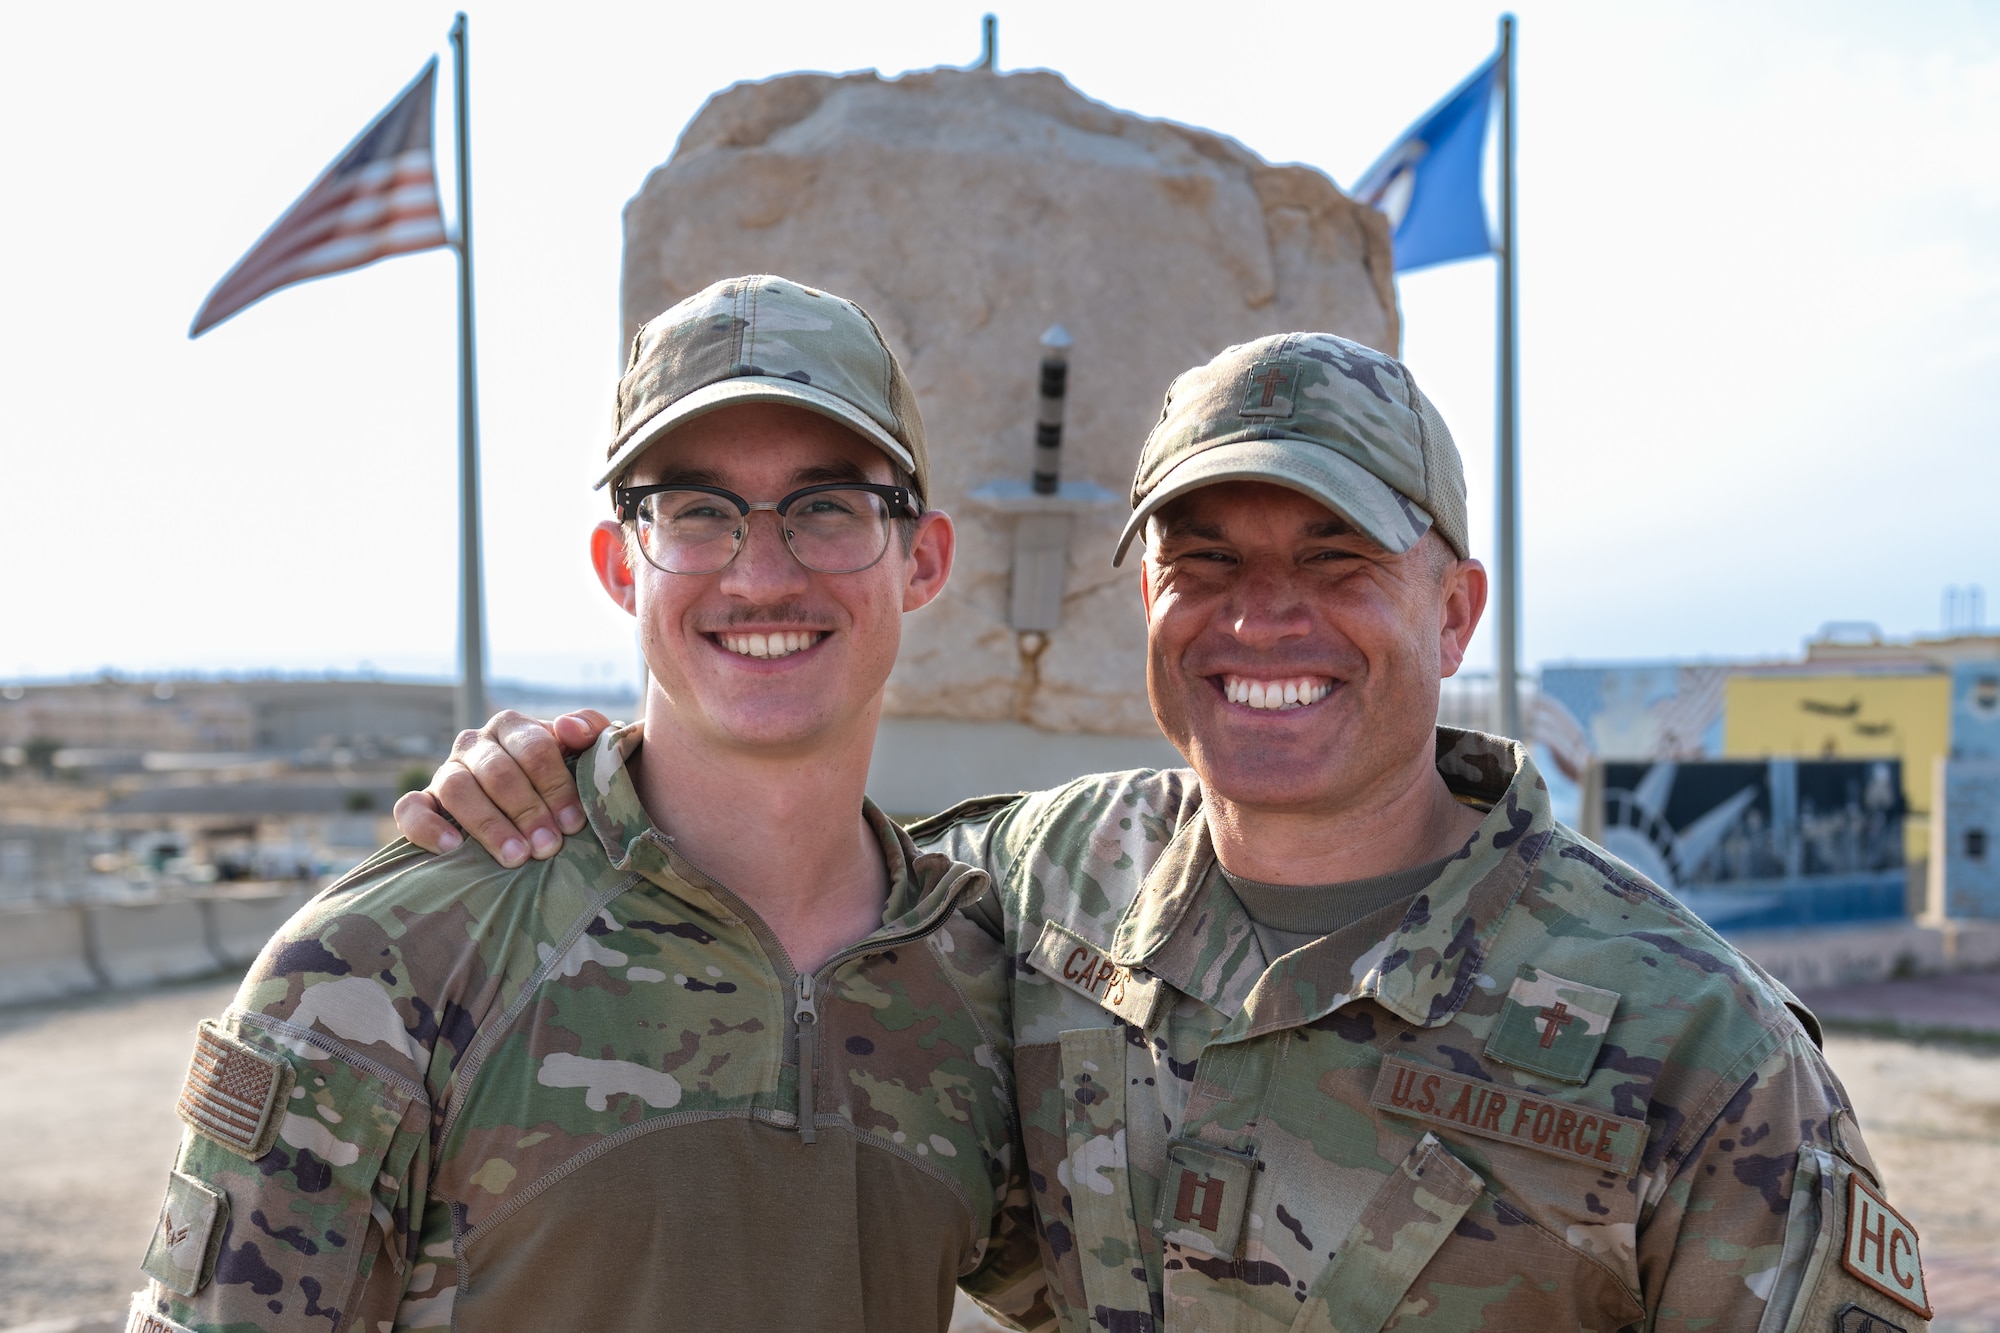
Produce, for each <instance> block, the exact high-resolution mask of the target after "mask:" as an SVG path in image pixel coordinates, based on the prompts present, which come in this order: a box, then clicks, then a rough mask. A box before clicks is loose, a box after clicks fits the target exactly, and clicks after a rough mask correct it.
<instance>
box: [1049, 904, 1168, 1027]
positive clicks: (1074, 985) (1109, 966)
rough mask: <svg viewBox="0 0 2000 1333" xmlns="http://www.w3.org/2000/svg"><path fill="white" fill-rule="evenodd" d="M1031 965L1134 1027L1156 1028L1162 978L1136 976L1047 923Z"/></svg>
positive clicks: (1072, 934)
mask: <svg viewBox="0 0 2000 1333" xmlns="http://www.w3.org/2000/svg"><path fill="white" fill-rule="evenodd" d="M1028 961H1029V962H1031V963H1033V964H1034V965H1035V970H1036V971H1037V972H1039V973H1041V974H1042V975H1043V976H1045V977H1047V978H1049V979H1050V980H1051V981H1055V982H1059V983H1060V984H1062V985H1064V986H1067V987H1069V988H1070V989H1071V990H1073V991H1075V992H1076V993H1077V994H1078V995H1081V996H1084V997H1085V998H1086V999H1088V1000H1090V1001H1091V1002H1092V1003H1094V1004H1098V1005H1101V1006H1103V1007H1104V1008H1106V1009H1109V1010H1110V1011H1111V1012H1112V1013H1114V1014H1116V1015H1118V1017H1120V1018H1122V1019H1124V1020H1125V1021H1126V1022H1127V1023H1130V1024H1132V1026H1134V1027H1138V1028H1149V1027H1151V1026H1152V1024H1153V1009H1154V1006H1155V1004H1156V1003H1157V1002H1158V1000H1159V998H1160V980H1159V978H1158V977H1140V976H1134V975H1133V974H1132V973H1131V972H1130V971H1128V970H1126V969H1125V968H1123V967H1120V966H1119V965H1118V964H1117V963H1114V962H1112V961H1111V959H1110V958H1108V957H1106V956H1105V954H1104V951H1103V950H1102V949H1099V948H1098V947H1097V946H1096V945H1094V944H1092V943H1090V942H1089V941H1087V940H1085V939H1084V938H1083V937H1082V936H1080V935H1077V934H1076V933H1074V932H1073V931H1069V930H1065V929H1064V928H1063V927H1061V926H1059V925H1057V924H1056V923H1055V922H1053V921H1050V922H1048V923H1046V924H1045V925H1044V926H1043V927H1042V936H1041V938H1040V939H1038V940H1036V941H1035V948H1034V951H1033V952H1032V953H1030V954H1029V955H1028Z"/></svg>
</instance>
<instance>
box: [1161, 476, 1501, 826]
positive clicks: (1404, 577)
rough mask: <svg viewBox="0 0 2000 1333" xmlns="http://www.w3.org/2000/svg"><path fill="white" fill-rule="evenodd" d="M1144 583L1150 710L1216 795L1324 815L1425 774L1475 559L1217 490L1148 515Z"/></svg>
mask: <svg viewBox="0 0 2000 1333" xmlns="http://www.w3.org/2000/svg"><path fill="white" fill-rule="evenodd" d="M1142 577H1143V578H1144V580H1145V589H1144V590H1145V597H1146V621H1147V659H1146V683H1147V688H1148V690H1149V692H1150V693H1151V696H1152V703H1153V714H1154V716H1155V718H1157V719H1158V721H1159V723H1160V727H1161V729H1162V730H1163V731H1165V733H1166V735H1167V738H1168V739H1169V740H1171V741H1172V742H1173V743H1174V744H1175V746H1176V747H1178V748H1179V749H1180V751H1181V752H1182V753H1183V754H1185V755H1186V756H1187V757H1188V760H1189V762H1190V763H1192V764H1193V765H1194V767H1195V769H1196V770H1197V771H1198V772H1199V773H1200V774H1201V778H1202V782H1203V784H1204V786H1205V787H1206V788H1207V789H1208V790H1209V791H1210V792H1211V793H1212V794H1213V795H1214V796H1216V797H1218V798H1220V799H1223V800H1226V801H1229V802H1232V803H1234V804H1237V805H1240V806H1243V807H1246V808H1254V809H1258V810H1266V811H1271V812H1287V813H1314V812H1324V811H1327V810H1333V809H1342V808H1350V807H1355V806H1358V805H1363V804H1366V803H1368V802H1369V801H1371V800H1374V799H1376V798H1377V797H1378V796H1381V795H1383V793H1385V792H1387V791H1389V790H1391V789H1394V788H1398V787H1399V786H1400V785H1401V784H1406V783H1408V782H1410V781H1414V780H1417V779H1418V778H1420V777H1424V776H1426V775H1428V774H1430V773H1431V772H1432V763H1433V754H1434V747H1433V742H1432V735H1433V732H1432V728H1433V727H1434V725H1435V724H1436V721H1437V702H1438V681H1439V680H1440V679H1441V678H1442V677H1444V676H1448V675H1451V674H1452V673H1453V672H1455V671H1456V670H1458V666H1459V662H1460V661H1461V660H1462V658H1463V656H1464V651H1465V645H1466V643H1467V641H1468V640H1469V639H1470V638H1471V636H1472V630H1473V627H1474V625H1476V624H1477V623H1478V620H1479V613H1480V611H1481V609H1482V608H1483V607H1484V605H1485V601H1486V574H1485V570H1484V569H1482V568H1481V567H1480V565H1479V563H1478V562H1477V561H1473V560H1457V559H1455V558H1454V557H1453V556H1452V554H1451V552H1450V550H1449V549H1448V548H1447V547H1445V545H1444V544H1443V542H1442V540H1441V539H1440V538H1439V537H1438V536H1437V535H1436V534H1435V533H1430V534H1427V535H1426V536H1425V537H1424V538H1423V539H1422V540H1421V541H1419V542H1418V544H1417V545H1416V546H1414V547H1412V548H1411V549H1410V550H1409V551H1407V552H1405V553H1403V554H1401V555H1397V554H1394V553H1392V552H1390V551H1388V550H1386V549H1384V548H1383V547H1382V546H1381V545H1379V544H1378V543H1376V542H1374V541H1372V540H1371V539H1369V538H1367V537H1365V536H1363V535H1361V534H1360V533H1358V532H1356V531H1355V530H1354V528H1353V527H1352V526H1351V525H1349V524H1348V523H1347V522H1346V521H1345V520H1343V519H1342V518H1340V517H1339V516H1338V515H1337V514H1335V513H1334V512H1333V511H1332V510H1330V509H1328V508H1326V507H1325V506H1324V505H1321V504H1320V503H1319V502H1317V501H1315V500H1312V499H1309V498H1307V497H1306V496H1304V495H1302V494H1300V493H1299V492H1297V491H1293V490H1289V489H1286V488H1284V487H1280V486H1271V485H1266V484H1264V483H1261V482H1226V483H1220V484H1217V485H1214V486H1208V487H1204V488H1202V489H1200V490H1197V491H1194V492H1192V493H1190V494H1188V495H1186V496H1184V497H1182V498H1181V499H1179V500H1176V501H1175V502H1174V503H1173V504H1171V505H1169V506H1168V507H1166V508H1165V509H1163V510H1162V511H1161V513H1160V515H1159V517H1158V519H1157V520H1156V521H1155V522H1154V523H1153V524H1152V525H1151V527H1150V530H1149V533H1148V540H1147V548H1146V558H1145V562H1144V565H1143V569H1142Z"/></svg>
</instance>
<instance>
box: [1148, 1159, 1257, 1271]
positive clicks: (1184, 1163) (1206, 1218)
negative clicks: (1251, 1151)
mask: <svg viewBox="0 0 2000 1333" xmlns="http://www.w3.org/2000/svg"><path fill="white" fill-rule="evenodd" d="M1256 1175H1257V1159H1256V1158H1254V1157H1250V1156H1248V1155H1246V1154H1244V1153H1236V1152H1230V1151H1228V1150H1227V1149H1224V1148H1215V1147H1211V1146H1209V1145H1208V1144H1206V1143H1197V1142H1195V1141H1194V1140H1192V1139H1175V1140H1174V1141H1173V1142H1172V1143H1169V1144H1168V1145H1167V1169H1166V1170H1165V1171H1164V1172H1163V1173H1161V1176H1160V1205H1159V1213H1158V1215H1157V1216H1155V1217H1154V1219H1153V1230H1154V1231H1157V1232H1158V1233H1159V1234H1160V1238H1161V1239H1162V1240H1168V1241H1172V1242H1173V1243H1175V1244H1176V1245H1185V1246H1187V1247H1188V1248H1189V1249H1193V1250H1200V1251H1202V1252H1203V1253H1206V1254H1213V1255H1217V1256H1220V1257H1221V1258H1225V1259H1227V1258H1232V1257H1234V1256H1235V1254H1236V1243H1237V1241H1238V1240H1239V1239H1240V1238H1241V1237H1242V1234H1243V1213H1244V1211H1245V1209H1247V1208H1248V1207H1249V1205H1250V1182H1251V1181H1252V1180H1253V1179H1255V1178H1256Z"/></svg>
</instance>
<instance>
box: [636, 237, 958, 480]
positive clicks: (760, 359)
mask: <svg viewBox="0 0 2000 1333" xmlns="http://www.w3.org/2000/svg"><path fill="white" fill-rule="evenodd" d="M738 403H788V404H790V405H792V406H794V407H803V408H805V409H806V410H807V411H810V412H817V413H819V414H820V415H821V416H825V417H831V418H832V419H833V420H835V421H838V422H839V423H840V424H841V425H843V426H846V427H847V428H848V429H850V430H852V431H853V432H854V433H855V434H857V435H860V436H861V437H862V438H864V439H866V440H867V441H868V442H869V443H870V444H873V445H874V446H875V447H876V448H878V449H880V450H881V451H882V452H883V453H885V454H887V455H889V457H890V458H892V459H894V460H895V461H896V462H897V463H899V464H901V465H902V467H903V468H904V469H905V470H906V471H907V472H909V474H910V476H911V477H912V478H914V479H915V484H914V486H913V489H914V490H915V491H916V493H917V497H918V499H920V500H928V498H929V495H930V471H931V468H930V455H929V453H928V452H927V451H926V450H925V448H924V421H923V418H922V417H921V416H919V415H918V413H917V399H916V395H915V394H913V393H912V392H911V391H910V382H909V380H908V379H906V378H905V377H904V375H903V368H902V366H901V365H899V364H897V361H896V356H895V353H893V352H891V351H890V350H889V346H888V344H887V343H885V342H883V341H882V333H881V331H880V330H879V329H877V328H876V327H875V321H874V320H872V319H870V318H868V314H867V312H866V311H864V310H862V308H861V307H860V306H858V305H856V304H854V302H852V301H849V300H845V299H843V298H841V297H838V296H833V295H830V294H828V293H826V292H822V291H817V290H815V289H813V288H811V287H807V286H803V285H801V284H799V283H796V282H791V281H788V280H787V279H784V278H779V277H773V276H772V275H770V274H768V273H759V274H755V275H753V276H750V277H745V278H729V279H726V280H725V281H722V282H718V283H715V284H714V285H712V286H709V287H705V288H703V289H702V290H701V291H698V292H696V293H695V294H694V295H693V296H690V297H688V298H687V299H686V300H684V301H681V302H680V303H679V304H677V305H675V306H674V307H673V308H672V309H670V310H668V311H667V312H666V313H665V314H662V315H657V316H655V317H654V318H653V319H651V320H649V321H648V322H647V323H646V325H645V327H643V328H641V329H640V330H639V333H638V336H636V337H635V338H633V339H632V353H631V355H630V356H629V357H628V358H627V359H626V362H625V374H624V377H623V378H621V379H620V380H619V381H618V403H617V414H616V418H615V420H614V423H613V429H612V434H611V451H610V454H609V461H608V462H607V463H606V464H605V468H604V474H603V475H602V476H600V477H599V478H598V479H597V485H598V486H599V487H602V486H604V485H605V484H606V483H607V482H610V481H613V480H615V479H616V478H617V477H618V476H619V474H621V473H623V472H624V471H625V470H626V469H627V468H629V467H631V466H632V464H633V463H635V462H637V461H638V459H639V456H640V455H641V454H643V453H645V452H646V450H647V449H648V448H649V447H650V446H651V445H652V444H653V443H654V442H655V441H656V440H658V439H659V438H660V437H661V436H662V435H665V434H666V433H667V432H668V431H670V430H672V429H673V428H674V427H676V426H679V425H682V424H684V423H686V422H688V421H692V420H693V419H694V418H696V417H698V416H701V415H703V414H705V413H708V412H713V411H716V410H717V409H719V408H724V407H733V406H735V405H736V404H738Z"/></svg>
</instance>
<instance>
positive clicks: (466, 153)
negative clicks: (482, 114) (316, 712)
mask: <svg viewBox="0 0 2000 1333" xmlns="http://www.w3.org/2000/svg"><path fill="white" fill-rule="evenodd" d="M451 50H452V69H453V71H454V73H455V76H456V77H455V78H454V79H453V89H452V92H453V100H454V101H455V102H456V104H457V112H458V114H457V116H456V117H455V120H456V121H457V129H458V241H457V244H456V245H455V246H454V248H455V249H456V250H457V251H458V578H459V584H458V610H459V626H458V636H459V642H458V652H459V671H460V674H459V681H458V725H459V726H460V727H461V728H466V727H476V726H478V725H479V724H480V723H482V722H484V721H485V720H486V627H485V593H484V591H483V588H482V580H481V577H480V558H479V393H478V383H477V378H476V374H475V368H474V363H473V346H472V131H471V126H470V125H469V124H468V121H467V110H468V107H469V105H470V99H469V98H468V97H467V96H466V82H465V81H466V63H467V62H466V32H465V15H464V13H462V12H461V13H460V14H459V15H458V17H457V19H456V20H454V21H453V23H452V25H451Z"/></svg>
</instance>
